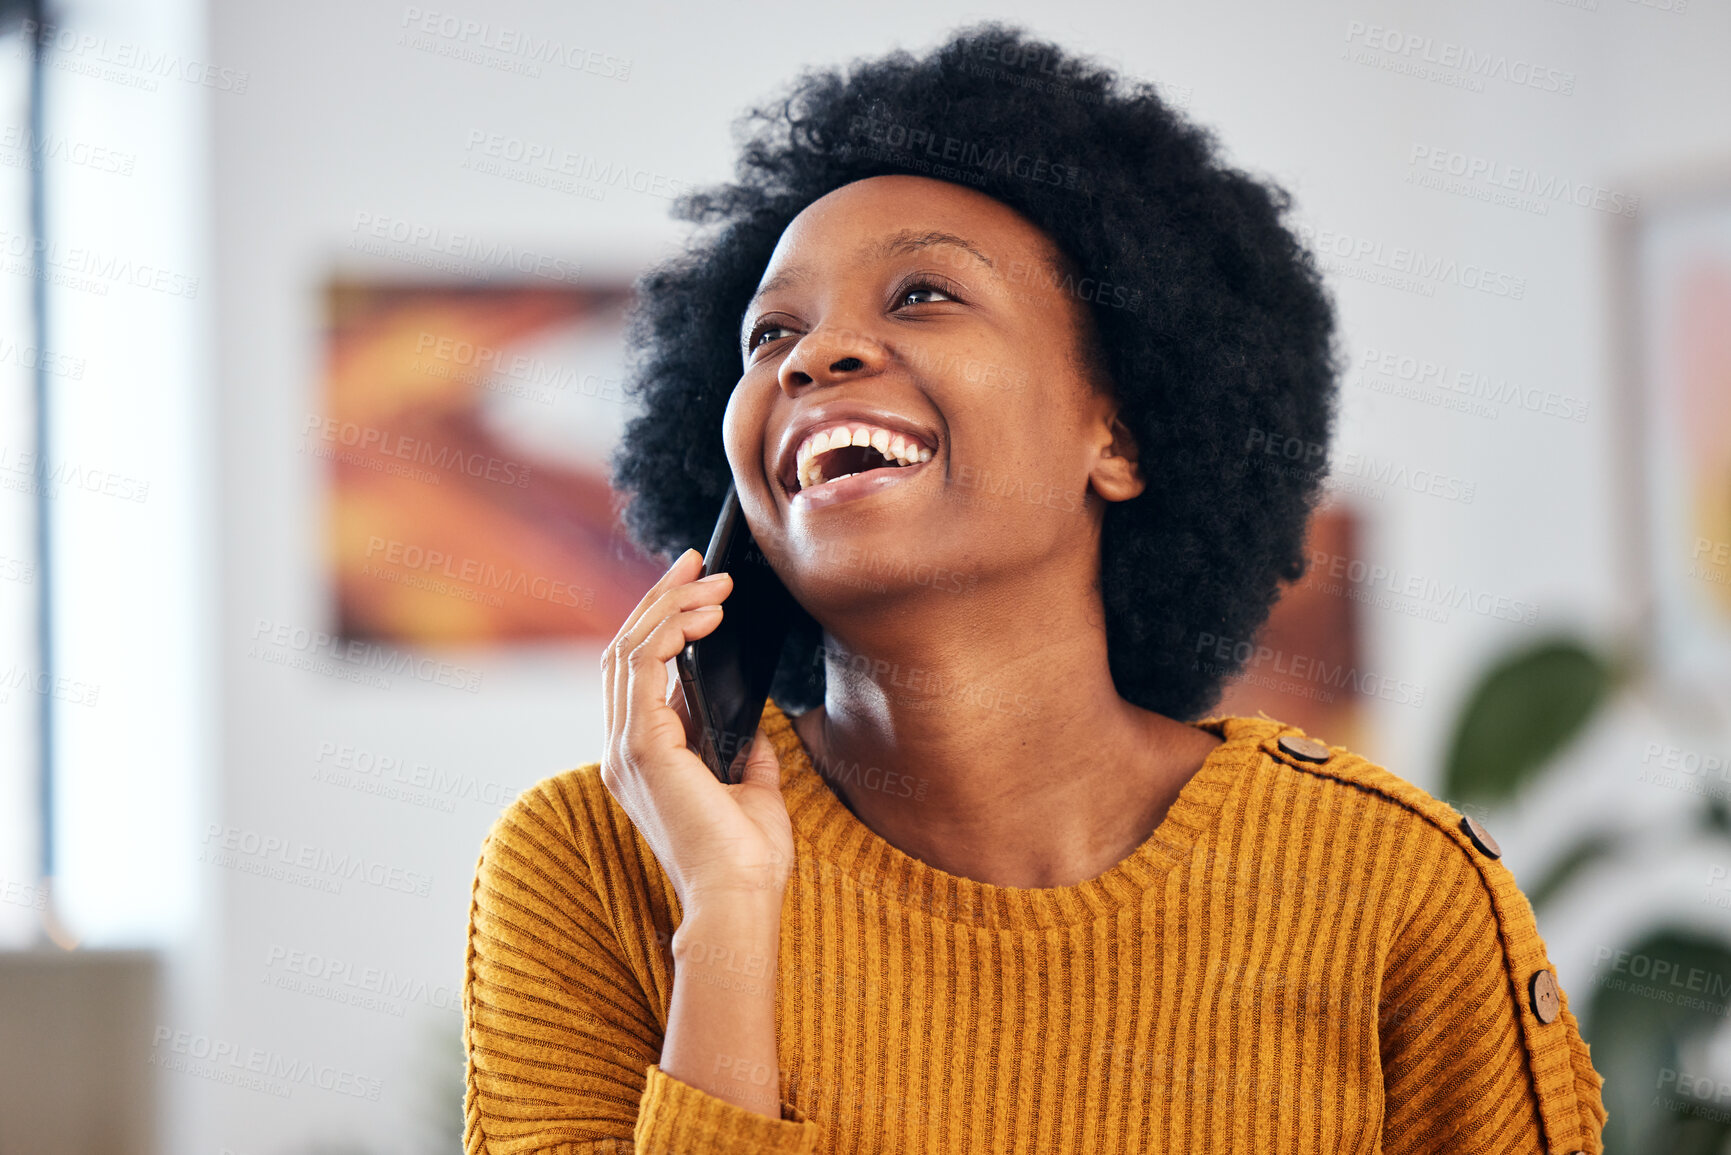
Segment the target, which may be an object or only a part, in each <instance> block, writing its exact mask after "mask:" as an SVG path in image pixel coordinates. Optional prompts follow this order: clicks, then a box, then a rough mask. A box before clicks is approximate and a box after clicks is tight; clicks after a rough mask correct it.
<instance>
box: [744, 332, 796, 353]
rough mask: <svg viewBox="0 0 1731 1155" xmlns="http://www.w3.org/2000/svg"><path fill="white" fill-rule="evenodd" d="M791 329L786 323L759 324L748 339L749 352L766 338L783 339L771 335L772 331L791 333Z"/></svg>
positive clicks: (746, 345)
mask: <svg viewBox="0 0 1731 1155" xmlns="http://www.w3.org/2000/svg"><path fill="white" fill-rule="evenodd" d="M791 331H792V330H790V329H789V328H788V327H787V326H786V325H759V326H758V327H757V328H755V329H753V330H752V331H751V336H750V338H748V339H747V340H746V343H745V348H746V350H747V351H748V352H749V351H750V350H753V349H756V348H757V347H758V346H759V345H761V344H763V342H764V339H765V338H769V339H770V340H774V341H779V340H781V338H780V337H771V336H770V335H771V334H772V333H789V332H791Z"/></svg>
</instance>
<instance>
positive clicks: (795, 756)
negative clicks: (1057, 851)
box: [762, 698, 1284, 930]
mask: <svg viewBox="0 0 1731 1155" xmlns="http://www.w3.org/2000/svg"><path fill="white" fill-rule="evenodd" d="M1191 724H1192V725H1194V726H1196V727H1197V728H1198V729H1201V730H1205V731H1207V732H1208V733H1211V734H1213V735H1215V736H1216V737H1218V738H1220V739H1221V742H1220V745H1218V746H1216V747H1215V748H1214V749H1213V750H1211V751H1209V753H1208V756H1207V758H1206V759H1204V761H1203V763H1202V765H1201V767H1200V768H1199V769H1198V770H1197V771H1196V773H1195V774H1193V775H1192V776H1191V778H1190V780H1189V781H1188V782H1186V783H1185V784H1184V786H1183V788H1182V789H1180V790H1179V792H1178V797H1177V798H1176V799H1175V800H1174V801H1173V803H1172V806H1171V808H1170V809H1168V810H1167V812H1166V815H1165V817H1164V818H1162V819H1161V820H1160V823H1159V825H1157V826H1156V827H1155V828H1154V830H1153V831H1152V832H1151V833H1150V834H1149V835H1148V837H1147V838H1146V839H1144V840H1143V841H1142V843H1141V845H1139V846H1137V847H1136V848H1135V849H1134V850H1132V851H1131V852H1130V853H1129V854H1128V855H1127V856H1126V857H1124V858H1122V859H1120V860H1119V861H1118V863H1117V864H1116V865H1114V866H1112V867H1110V868H1108V869H1107V870H1106V871H1105V872H1104V873H1103V874H1099V875H1097V876H1095V877H1094V878H1090V879H1087V880H1085V881H1083V882H1079V883H1076V884H1075V885H1074V886H1058V887H1040V888H1028V887H1016V886H997V885H994V884H992V883H986V882H976V881H975V880H973V879H970V878H963V877H962V876H960V875H956V874H950V873H948V872H947V871H944V870H940V869H939V868H937V867H935V866H932V865H930V864H928V863H925V862H922V861H921V860H919V859H917V858H914V857H913V856H912V855H910V854H907V853H906V852H904V851H902V850H900V849H898V848H897V847H895V846H892V845H891V844H890V843H889V842H887V841H885V840H884V839H883V838H882V837H881V836H880V835H878V834H877V833H876V832H875V831H874V830H872V829H871V827H869V826H867V825H866V824H865V823H864V822H861V821H860V820H859V818H858V817H856V816H855V815H854V813H853V811H851V810H849V809H848V808H847V806H846V804H844V803H843V802H842V800H841V798H840V797H839V796H838V795H837V794H836V793H835V790H834V788H833V787H832V786H831V785H830V784H829V782H828V781H827V780H826V779H825V778H824V777H823V776H822V775H820V774H818V773H817V771H816V770H815V768H814V767H813V765H812V761H811V755H810V752H809V751H807V750H806V748H805V742H804V740H803V739H801V738H800V736H799V732H798V731H797V730H795V729H794V726H793V720H792V719H791V718H789V717H788V716H787V714H786V713H785V712H784V711H783V710H782V709H781V707H780V706H778V705H777V704H776V702H775V700H774V699H773V698H772V699H770V700H769V701H767V702H766V703H765V704H764V710H763V722H762V726H763V730H764V733H765V735H766V736H767V737H768V738H769V740H770V743H771V744H772V745H773V746H774V747H775V752H776V756H777V758H778V760H779V762H780V765H781V786H782V797H783V799H785V801H786V802H787V809H788V817H789V818H790V819H791V821H792V823H793V830H794V834H795V836H796V837H797V838H800V839H802V840H804V841H805V842H807V843H809V844H810V846H811V847H812V850H813V854H812V861H811V863H810V864H809V866H810V868H811V869H813V870H815V871H816V872H817V873H818V874H819V875H820V876H821V875H823V874H833V873H835V872H838V871H839V872H840V873H841V874H843V875H846V876H847V877H848V878H851V879H852V880H853V881H854V882H855V883H857V884H858V885H859V886H861V887H863V888H864V889H866V890H869V891H872V892H873V893H875V894H876V895H878V896H879V898H881V899H882V900H884V901H886V902H891V903H896V904H898V905H901V906H904V907H911V908H913V909H914V911H915V912H916V913H918V914H924V915H926V916H929V917H931V918H934V919H936V920H938V921H939V922H947V923H955V924H958V925H963V926H973V927H981V928H992V929H1002V930H1029V929H1050V928H1057V927H1066V926H1074V925H1077V924H1079V923H1087V922H1092V921H1095V920H1096V919H1099V918H1101V917H1104V916H1106V915H1109V914H1111V913H1112V912H1113V911H1116V910H1118V909H1119V908H1120V907H1123V906H1126V905H1135V904H1138V903H1140V902H1142V901H1143V899H1144V898H1145V897H1146V896H1147V895H1148V894H1149V892H1150V891H1151V890H1152V889H1153V888H1155V887H1156V886H1158V885H1159V884H1160V883H1161V882H1162V880H1163V879H1164V878H1165V877H1166V875H1167V874H1168V872H1170V870H1171V869H1172V867H1173V866H1175V865H1177V864H1179V863H1181V862H1183V861H1185V860H1186V859H1188V858H1189V856H1190V852H1191V850H1192V849H1193V848H1194V847H1195V845H1196V844H1197V842H1198V840H1199V839H1200V838H1201V837H1202V836H1203V835H1204V834H1205V833H1207V832H1208V831H1209V830H1211V829H1212V828H1213V826H1214V824H1215V822H1216V821H1217V820H1218V818H1219V815H1220V810H1221V804H1222V803H1223V802H1224V801H1225V798H1226V795H1227V793H1228V792H1229V791H1230V789H1231V788H1232V786H1233V784H1234V783H1235V782H1237V781H1238V780H1239V779H1240V778H1241V777H1243V774H1244V771H1245V770H1246V769H1247V768H1248V767H1249V766H1251V765H1252V764H1254V763H1255V762H1256V761H1257V760H1259V759H1261V758H1262V757H1264V754H1263V752H1262V751H1261V749H1260V744H1261V742H1262V740H1263V739H1264V738H1266V737H1268V736H1269V735H1271V734H1273V733H1275V732H1277V731H1279V730H1281V729H1283V728H1284V727H1283V726H1282V724H1281V723H1279V722H1276V721H1273V720H1271V719H1265V718H1239V717H1215V718H1207V719H1204V720H1202V721H1200V722H1195V723H1191ZM806 868H807V864H804V863H800V864H798V865H797V867H796V869H806ZM819 881H825V880H823V879H821V877H820V879H819Z"/></svg>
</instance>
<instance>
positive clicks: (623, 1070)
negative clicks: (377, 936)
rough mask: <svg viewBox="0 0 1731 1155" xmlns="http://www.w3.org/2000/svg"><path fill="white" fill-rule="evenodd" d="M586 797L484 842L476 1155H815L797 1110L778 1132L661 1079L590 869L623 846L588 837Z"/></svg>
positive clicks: (516, 818) (472, 917)
mask: <svg viewBox="0 0 1731 1155" xmlns="http://www.w3.org/2000/svg"><path fill="white" fill-rule="evenodd" d="M565 777H569V776H565ZM573 793H574V791H573V789H572V788H571V787H570V785H569V784H565V783H562V782H561V779H558V778H555V779H548V780H546V781H544V782H542V783H541V784H539V785H537V786H536V787H534V788H532V789H530V790H528V791H526V792H525V793H524V794H523V795H522V796H521V797H520V798H518V800H517V801H516V802H514V803H513V804H512V805H511V806H510V807H509V808H507V810H506V811H505V812H504V813H503V814H502V815H500V817H499V819H498V820H497V821H496V822H495V823H494V826H493V829H492V831H491V832H490V833H489V834H488V835H487V839H486V841H485V842H484V843H483V844H482V848H481V857H480V861H479V862H478V863H477V865H476V869H475V883H474V889H473V893H472V897H471V899H470V905H469V938H468V952H467V966H466V968H465V972H464V983H463V1043H464V1050H465V1052H466V1056H467V1062H466V1067H467V1070H466V1084H465V1092H464V1102H463V1117H464V1137H463V1150H464V1152H465V1155H529V1153H531V1152H534V1153H539V1155H578V1153H579V1152H582V1153H585V1155H589V1153H600V1152H605V1153H607V1155H626V1153H627V1152H642V1153H648V1152H655V1153H657V1155H661V1153H671V1152H678V1153H679V1155H747V1153H750V1155H766V1153H775V1155H779V1153H782V1152H786V1153H788V1155H808V1153H809V1152H811V1151H812V1150H813V1149H814V1147H815V1142H816V1133H817V1129H818V1128H817V1124H815V1123H813V1122H810V1121H808V1120H806V1119H805V1117H804V1116H803V1115H802V1114H801V1113H800V1112H799V1111H798V1110H797V1109H796V1108H794V1107H792V1106H791V1105H787V1104H784V1105H783V1111H782V1116H783V1117H782V1118H781V1119H771V1118H769V1117H767V1116H764V1115H760V1114H758V1113H756V1112H754V1111H750V1110H747V1109H746V1108H744V1107H740V1106H738V1105H737V1104H734V1103H731V1102H729V1101H727V1100H725V1099H722V1098H719V1097H718V1096H714V1095H711V1094H708V1093H707V1092H705V1091H702V1090H699V1089H698V1088H696V1087H693V1086H691V1085H689V1084H687V1083H683V1082H681V1081H679V1080H677V1079H675V1078H673V1077H672V1076H670V1075H668V1074H666V1073H665V1072H663V1071H662V1070H661V1068H660V1067H659V1066H658V1065H657V1063H658V1060H659V1058H660V1052H661V1044H662V1040H663V1036H664V1025H663V1024H662V1022H661V1021H660V1020H659V1018H658V1016H657V1014H656V1012H655V1010H654V1005H653V1003H652V1001H651V999H650V997H649V995H648V994H647V993H646V992H645V991H644V989H643V986H642V984H641V983H640V982H639V981H638V980H637V978H636V977H635V976H634V975H633V973H632V971H631V969H630V968H629V967H628V966H627V965H626V964H625V962H624V961H623V959H624V952H623V950H622V949H621V946H620V943H619V940H618V937H617V936H616V935H615V933H614V931H613V929H612V927H611V925H610V923H609V920H608V918H607V914H606V908H605V906H604V904H603V903H602V901H601V896H600V895H599V894H598V893H597V891H596V888H595V886H594V878H593V874H592V872H591V871H590V869H589V867H588V864H587V861H586V859H585V854H586V853H608V852H609V847H610V846H611V845H612V843H611V842H610V841H609V838H608V836H607V834H606V833H605V832H596V831H593V830H590V831H589V832H588V837H581V836H580V833H579V827H580V823H581V822H582V821H583V820H584V817H583V816H584V814H585V808H584V807H583V806H582V805H581V802H580V799H578V798H575V797H573V796H572V795H573ZM645 921H647V916H645Z"/></svg>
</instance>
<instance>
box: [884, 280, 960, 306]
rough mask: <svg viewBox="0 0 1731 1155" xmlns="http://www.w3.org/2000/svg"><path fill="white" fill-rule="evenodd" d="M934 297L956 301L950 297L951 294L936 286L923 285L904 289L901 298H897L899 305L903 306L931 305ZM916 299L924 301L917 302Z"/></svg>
mask: <svg viewBox="0 0 1731 1155" xmlns="http://www.w3.org/2000/svg"><path fill="white" fill-rule="evenodd" d="M933 297H935V298H936V299H938V300H944V301H953V300H955V298H954V297H952V296H950V294H949V293H947V292H945V291H944V290H943V289H940V288H938V287H937V286H936V285H924V284H921V285H911V286H909V287H908V288H906V289H903V290H902V292H901V296H900V297H899V298H897V302H898V303H899V304H903V305H930V304H932V303H933V300H932V298H933ZM915 298H924V299H921V300H916V299H915Z"/></svg>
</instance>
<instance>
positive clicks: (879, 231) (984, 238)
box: [764, 175, 1056, 279]
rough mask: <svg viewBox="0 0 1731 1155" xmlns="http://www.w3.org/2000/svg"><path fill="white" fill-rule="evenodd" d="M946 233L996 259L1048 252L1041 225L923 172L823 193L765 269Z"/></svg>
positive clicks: (795, 223) (793, 224) (791, 229)
mask: <svg viewBox="0 0 1731 1155" xmlns="http://www.w3.org/2000/svg"><path fill="white" fill-rule="evenodd" d="M910 231H912V232H919V233H926V232H930V233H947V234H950V235H953V236H956V237H960V238H964V239H966V240H967V241H969V242H970V243H971V244H973V245H974V246H976V247H977V248H979V249H981V250H984V252H985V254H986V255H987V256H988V257H990V258H992V259H993V260H994V262H996V260H997V258H999V257H1003V258H1022V259H1049V258H1050V257H1051V256H1052V255H1054V254H1055V253H1056V246H1055V245H1054V244H1053V243H1052V241H1051V239H1050V238H1049V237H1047V236H1046V234H1045V233H1044V232H1043V231H1041V229H1040V228H1039V226H1037V225H1035V224H1034V223H1033V222H1032V221H1030V220H1028V219H1027V218H1026V217H1024V216H1022V214H1021V213H1019V212H1017V211H1016V210H1015V209H1013V208H1011V207H1010V206H1009V205H1006V204H1004V203H1003V202H1002V201H1000V200H996V199H994V198H992V197H989V196H987V195H986V194H985V193H982V192H979V191H977V190H975V189H971V188H967V187H964V186H962V185H958V184H952V183H950V182H949V181H942V180H933V179H932V178H930V177H923V176H908V175H894V176H875V177H868V178H866V179H865V180H859V181H854V182H853V183H852V184H846V185H843V186H842V187H840V188H838V189H836V190H834V191H833V192H830V193H827V194H826V195H824V196H822V197H819V198H818V199H817V200H815V201H813V202H812V203H811V204H809V205H807V206H806V207H805V209H804V210H803V211H802V212H801V213H800V214H799V215H798V216H797V217H795V218H794V219H793V220H792V221H791V222H789V223H788V226H787V228H786V229H784V230H783V231H782V234H781V239H780V240H779V241H778V242H777V243H776V246H775V251H774V253H772V254H771V255H770V258H769V264H768V266H767V267H766V268H765V269H764V276H765V278H766V279H767V278H768V277H769V276H770V275H771V274H773V273H774V272H775V271H777V270H779V269H782V268H786V267H791V266H794V265H797V264H801V263H804V262H805V261H806V260H807V259H808V257H807V254H810V253H812V252H814V251H821V252H824V253H827V254H859V255H865V254H866V253H867V252H869V251H871V250H873V249H874V247H876V246H877V244H878V243H879V242H881V240H882V239H883V238H884V237H886V236H890V235H893V234H897V233H904V232H910Z"/></svg>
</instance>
